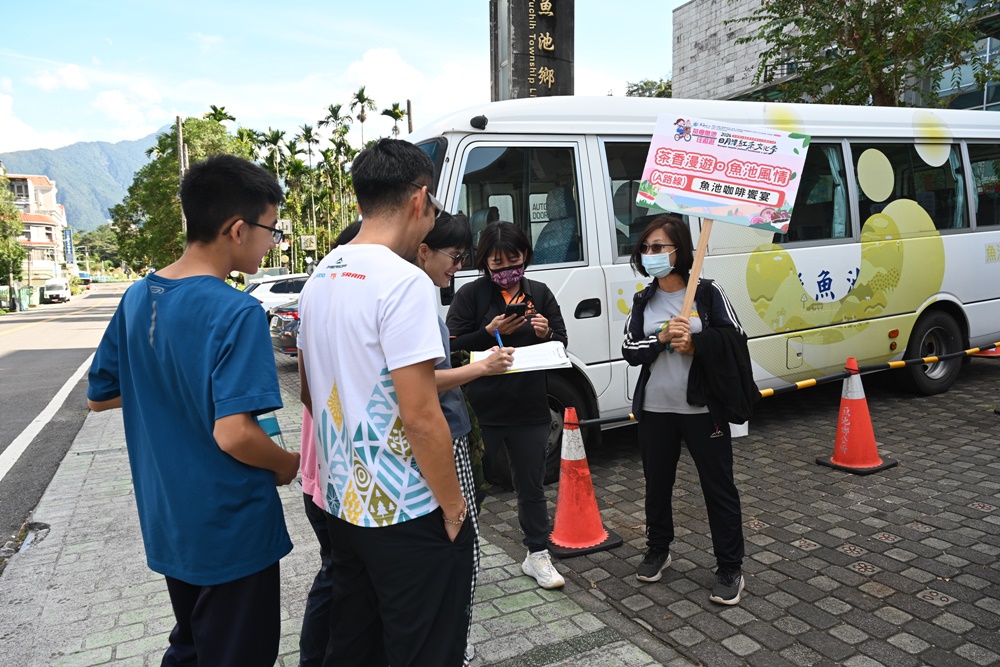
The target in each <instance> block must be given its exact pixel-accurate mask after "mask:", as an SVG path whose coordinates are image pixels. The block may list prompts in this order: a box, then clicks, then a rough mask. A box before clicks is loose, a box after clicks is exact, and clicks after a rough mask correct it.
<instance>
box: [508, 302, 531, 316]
mask: <svg viewBox="0 0 1000 667" xmlns="http://www.w3.org/2000/svg"><path fill="white" fill-rule="evenodd" d="M503 314H504V316H505V317H510V316H511V315H520V316H521V317H525V316H526V315H527V314H528V304H526V303H508V304H507V309H506V310H505V311H504V313H503Z"/></svg>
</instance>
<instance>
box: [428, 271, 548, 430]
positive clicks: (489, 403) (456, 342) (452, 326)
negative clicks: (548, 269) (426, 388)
mask: <svg viewBox="0 0 1000 667" xmlns="http://www.w3.org/2000/svg"><path fill="white" fill-rule="evenodd" d="M521 287H522V291H523V294H524V302H525V303H527V304H528V315H529V316H530V315H531V314H533V313H535V312H538V313H539V314H541V315H544V316H545V317H546V318H547V319H548V320H549V330H550V331H551V337H550V338H549V339H548V340H557V341H559V342H561V343H562V344H563V345H566V344H567V338H566V324H565V322H564V321H563V317H562V312H561V311H560V310H559V304H558V303H557V302H556V298H555V296H554V295H553V294H552V290H550V289H549V288H548V287H547V286H546V285H545V283H540V282H538V281H537V280H530V279H528V278H522V279H521ZM506 306H507V304H506V303H505V302H504V298H503V295H502V294H501V293H500V288H498V287H497V286H496V285H494V284H493V281H492V280H491V279H490V277H489V276H482V277H480V278H479V279H477V280H475V281H473V282H471V283H468V284H467V285H463V286H462V288H461V289H459V290H458V292H457V293H456V294H455V298H454V299H453V300H452V302H451V306H450V307H449V309H448V317H447V319H446V320H445V323H446V324H447V325H448V331H449V332H450V333H451V336H452V339H451V349H452V351H453V352H457V351H460V350H469V351H480V350H488V349H490V348H491V347H494V346H495V345H496V344H497V341H496V338H494V337H493V336H492V335H491V334H489V333H487V332H486V325H487V324H489V323H490V322H491V321H492V320H493V318H494V317H496V316H497V315H501V314H503V312H504V310H505V309H506ZM544 342H545V340H542V339H540V338H538V336H536V335H535V330H534V328H532V326H531V323H530V322H526V323H525V324H523V325H521V326H520V327H519V328H518V329H517V331H515V332H514V333H512V334H507V335H504V336H503V344H504V345H505V346H507V347H525V346H527V345H537V344H538V343H544ZM545 375H546V374H545V373H544V372H538V371H535V372H529V373H514V374H511V375H494V376H488V377H483V378H479V379H477V380H473V381H472V382H470V383H469V384H467V385H466V386H465V393H466V396H468V397H469V403H470V404H471V405H472V409H473V410H475V412H476V417H477V418H478V419H479V423H480V424H484V425H486V426H514V425H521V424H524V425H527V424H547V423H549V422H550V421H551V419H552V415H551V413H550V412H549V401H548V386H547V384H546V381H545Z"/></svg>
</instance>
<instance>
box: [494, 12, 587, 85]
mask: <svg viewBox="0 0 1000 667" xmlns="http://www.w3.org/2000/svg"><path fill="white" fill-rule="evenodd" d="M573 30H574V0H490V65H491V75H490V82H491V85H492V99H493V101H497V100H508V99H518V98H524V97H551V96H555V95H572V94H573V52H574V36H573Z"/></svg>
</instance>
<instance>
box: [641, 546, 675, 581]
mask: <svg viewBox="0 0 1000 667" xmlns="http://www.w3.org/2000/svg"><path fill="white" fill-rule="evenodd" d="M669 565H670V552H669V551H667V550H662V549H656V548H653V547H650V548H649V550H648V551H647V552H646V555H645V556H644V557H643V559H642V562H641V563H639V569H638V571H637V572H636V573H635V577H636V579H638V580H639V581H659V580H660V577H662V576H663V571H664V570H666V569H667V567H669Z"/></svg>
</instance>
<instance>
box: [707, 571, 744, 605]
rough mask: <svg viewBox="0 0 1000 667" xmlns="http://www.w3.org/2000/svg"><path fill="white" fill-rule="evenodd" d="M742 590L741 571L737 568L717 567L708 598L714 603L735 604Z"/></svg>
mask: <svg viewBox="0 0 1000 667" xmlns="http://www.w3.org/2000/svg"><path fill="white" fill-rule="evenodd" d="M742 592H743V572H742V571H741V570H740V569H739V568H736V569H729V568H721V567H720V568H719V569H718V570H716V571H715V585H714V586H712V594H711V595H709V596H708V599H709V600H711V601H712V602H715V603H716V604H736V603H737V602H739V601H740V593H742Z"/></svg>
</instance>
